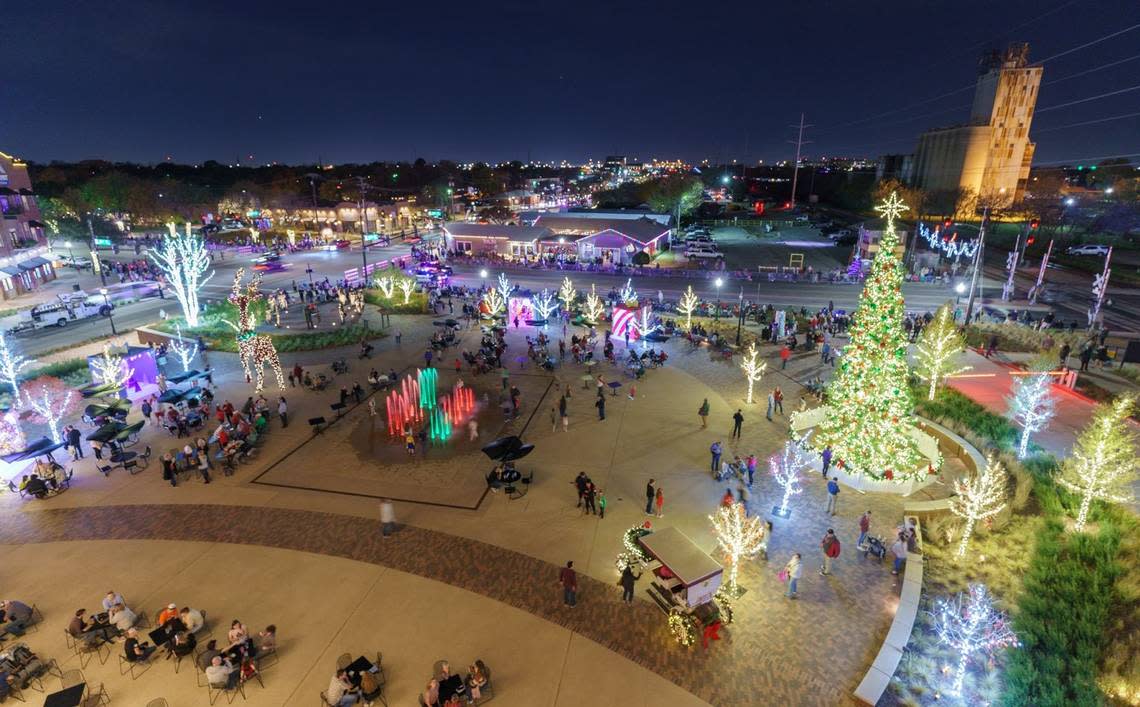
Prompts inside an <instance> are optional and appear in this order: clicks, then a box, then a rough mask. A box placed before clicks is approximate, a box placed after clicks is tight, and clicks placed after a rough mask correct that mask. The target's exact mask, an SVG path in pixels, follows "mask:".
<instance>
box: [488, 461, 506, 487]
mask: <svg viewBox="0 0 1140 707" xmlns="http://www.w3.org/2000/svg"><path fill="white" fill-rule="evenodd" d="M487 485H488V486H490V487H491V491H492V492H494V493H498V492H499V489H501V488H502V487H503V469H502V467H500V466H496V467H495V468H494V469H492V470H491V473H490V474H487Z"/></svg>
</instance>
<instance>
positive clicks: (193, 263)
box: [147, 223, 214, 327]
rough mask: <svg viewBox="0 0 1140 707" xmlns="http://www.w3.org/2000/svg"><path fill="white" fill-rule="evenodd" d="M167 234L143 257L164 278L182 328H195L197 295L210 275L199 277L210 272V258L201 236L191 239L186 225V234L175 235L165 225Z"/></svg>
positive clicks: (173, 228) (171, 229) (171, 227)
mask: <svg viewBox="0 0 1140 707" xmlns="http://www.w3.org/2000/svg"><path fill="white" fill-rule="evenodd" d="M166 227H167V228H168V229H169V230H170V234H169V235H168V236H167V237H165V238H163V239H162V240H161V241H159V243H158V246H157V247H156V248H154V249H153V251H150V252H148V253H147V255H149V256H150V258H151V259H152V260H154V262H155V264H156V265H158V268H159V269H160V270H161V271H162V273H163V274H164V275H165V276H166V281H167V285H168V286H169V287H170V289H171V290H173V291H174V296H175V297H177V298H178V303H179V304H180V305H182V316H183V317H185V319H186V325H187V326H190V327H196V326H198V294H199V292H200V291H201V289H202V286H203V285H205V284H206V283H207V282H209V280H210V278H212V277H213V276H214V273H212V272H211V273H210V274H209V275H206V277H202V275H204V274H205V273H206V271H207V270H208V269H209V268H210V254H209V252H207V250H206V242H205V241H204V240H202V237H201V236H196V235H194V233H193V231H192V230H191V227H190V224H189V223H187V224H186V233H185V234H184V235H182V234H179V233H178V229H177V228H175V226H174V224H173V223H168V224H166Z"/></svg>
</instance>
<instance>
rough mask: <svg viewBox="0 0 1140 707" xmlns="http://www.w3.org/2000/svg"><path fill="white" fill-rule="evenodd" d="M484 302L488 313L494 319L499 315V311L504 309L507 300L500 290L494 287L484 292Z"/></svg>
mask: <svg viewBox="0 0 1140 707" xmlns="http://www.w3.org/2000/svg"><path fill="white" fill-rule="evenodd" d="M483 304H485V305H487V313H488V314H489V315H490V317H491V318H492V319H494V318H495V317H497V316H498V315H499V312H501V311H503V307H504V306H506V300H504V299H503V296H502V295H501V294H499V291H498V290H496V289H495V288H493V287H492V288H491V289H489V290H487V291H486V292H484V293H483Z"/></svg>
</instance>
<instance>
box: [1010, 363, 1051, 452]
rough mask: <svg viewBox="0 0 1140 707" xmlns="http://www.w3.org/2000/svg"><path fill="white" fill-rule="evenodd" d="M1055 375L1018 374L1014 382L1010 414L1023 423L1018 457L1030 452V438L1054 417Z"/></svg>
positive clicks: (1016, 420)
mask: <svg viewBox="0 0 1140 707" xmlns="http://www.w3.org/2000/svg"><path fill="white" fill-rule="evenodd" d="M1052 388H1053V377H1052V376H1050V375H1049V374H1048V373H1038V374H1036V375H1029V376H1018V377H1017V380H1015V381H1014V382H1013V395H1011V396H1010V397H1009V398H1008V399H1007V400H1008V401H1009V416H1010V418H1012V419H1013V420H1014V421H1015V422H1017V423H1019V424H1020V425H1021V442H1020V444H1018V446H1017V458H1018V459H1024V458H1025V455H1026V454H1028V453H1029V438H1030V437H1031V436H1032V435H1033V433H1034V432H1037V431H1038V430H1043V429H1045V428H1046V427H1047V426H1048V425H1049V420H1051V419H1053V395H1052Z"/></svg>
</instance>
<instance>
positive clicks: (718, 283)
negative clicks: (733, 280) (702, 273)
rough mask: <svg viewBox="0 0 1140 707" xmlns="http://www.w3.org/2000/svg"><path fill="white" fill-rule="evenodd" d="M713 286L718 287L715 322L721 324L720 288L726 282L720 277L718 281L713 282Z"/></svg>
mask: <svg viewBox="0 0 1140 707" xmlns="http://www.w3.org/2000/svg"><path fill="white" fill-rule="evenodd" d="M713 284H714V285H716V314H714V315H713V321H715V322H719V321H720V287H721V285H723V284H724V280H722V279H720V278H719V277H718V278H717V279H715V280H713Z"/></svg>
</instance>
